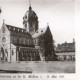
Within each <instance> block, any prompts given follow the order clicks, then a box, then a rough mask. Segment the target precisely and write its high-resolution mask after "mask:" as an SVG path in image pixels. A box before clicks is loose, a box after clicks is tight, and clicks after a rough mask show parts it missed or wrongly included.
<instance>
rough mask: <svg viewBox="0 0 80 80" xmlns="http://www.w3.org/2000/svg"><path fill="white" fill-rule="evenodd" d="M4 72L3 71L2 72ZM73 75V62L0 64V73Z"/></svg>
mask: <svg viewBox="0 0 80 80" xmlns="http://www.w3.org/2000/svg"><path fill="white" fill-rule="evenodd" d="M3 70H5V71H3ZM9 71H12V73H17V72H18V73H21V72H22V73H28V72H30V73H75V62H73V61H65V62H61V61H48V62H45V61H44V62H41V61H39V62H38V61H30V62H27V61H25V62H12V63H6V62H4V63H2V62H0V73H2V72H9Z"/></svg>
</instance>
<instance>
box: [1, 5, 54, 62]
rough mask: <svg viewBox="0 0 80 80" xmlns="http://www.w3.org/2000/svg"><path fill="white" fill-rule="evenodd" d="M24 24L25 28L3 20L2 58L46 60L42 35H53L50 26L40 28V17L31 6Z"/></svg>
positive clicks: (7, 59)
mask: <svg viewBox="0 0 80 80" xmlns="http://www.w3.org/2000/svg"><path fill="white" fill-rule="evenodd" d="M23 25H24V28H19V27H15V26H11V25H7V24H5V22H4V21H3V24H2V27H1V29H0V60H4V61H8V62H15V61H39V60H42V61H43V60H45V56H44V54H45V47H44V43H45V42H44V38H43V37H41V36H43V35H44V34H50V36H52V34H51V31H50V29H49V26H48V25H47V27H46V28H44V29H39V28H38V17H37V14H36V13H35V12H34V11H33V10H32V7H31V6H29V10H28V11H27V12H26V13H25V15H24V17H23ZM48 42H49V41H48ZM53 58H54V57H53Z"/></svg>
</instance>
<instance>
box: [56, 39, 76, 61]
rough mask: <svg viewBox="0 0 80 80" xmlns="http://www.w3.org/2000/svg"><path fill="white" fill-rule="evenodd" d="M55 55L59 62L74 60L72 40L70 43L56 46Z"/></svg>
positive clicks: (73, 43)
mask: <svg viewBox="0 0 80 80" xmlns="http://www.w3.org/2000/svg"><path fill="white" fill-rule="evenodd" d="M55 52H56V55H57V56H58V59H59V60H67V61H71V60H73V61H74V60H75V41H74V39H73V42H72V43H67V42H65V43H63V44H58V45H57V47H56V49H55Z"/></svg>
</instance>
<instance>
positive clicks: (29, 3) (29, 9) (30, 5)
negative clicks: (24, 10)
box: [29, 0, 32, 10]
mask: <svg viewBox="0 0 80 80" xmlns="http://www.w3.org/2000/svg"><path fill="white" fill-rule="evenodd" d="M31 9H32V7H31V0H29V10H31Z"/></svg>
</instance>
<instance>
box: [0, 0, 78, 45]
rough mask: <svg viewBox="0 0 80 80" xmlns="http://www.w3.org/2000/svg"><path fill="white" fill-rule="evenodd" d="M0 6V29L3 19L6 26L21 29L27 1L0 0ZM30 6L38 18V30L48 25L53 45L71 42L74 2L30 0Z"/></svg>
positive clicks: (72, 0) (72, 36)
mask: <svg viewBox="0 0 80 80" xmlns="http://www.w3.org/2000/svg"><path fill="white" fill-rule="evenodd" d="M77 1H78V0H77ZM0 6H1V8H2V13H1V14H0V27H1V25H2V23H3V19H4V20H5V23H6V24H9V25H13V26H17V27H21V28H23V16H24V15H25V13H26V11H27V10H28V8H29V0H0ZM31 6H32V10H33V11H35V12H36V14H37V16H38V21H39V28H46V27H47V23H48V24H49V27H50V30H51V32H52V35H53V39H54V41H55V44H58V43H59V44H61V43H64V42H65V41H66V42H68V43H70V42H72V41H73V38H75V20H74V19H75V11H74V0H31Z"/></svg>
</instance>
